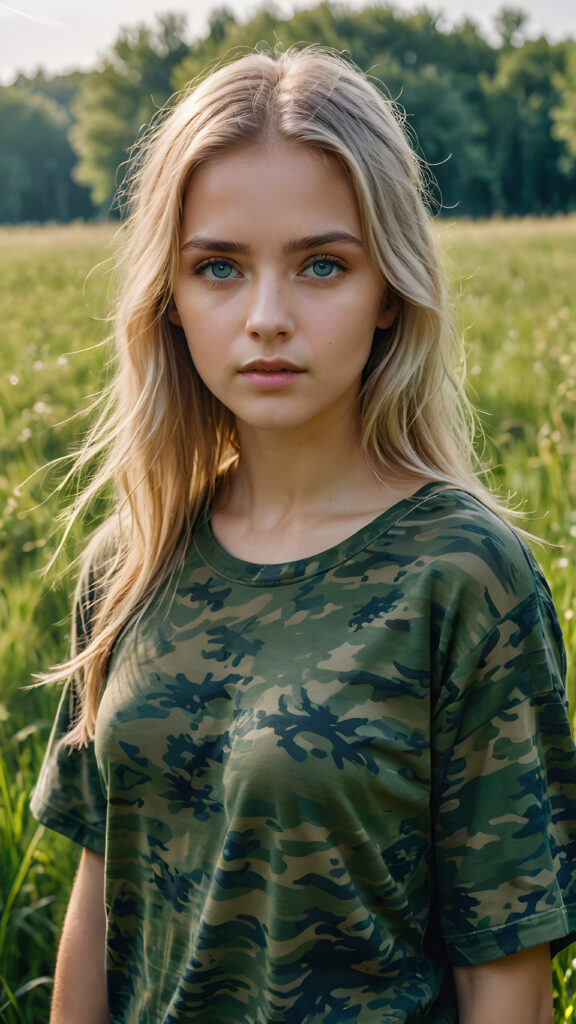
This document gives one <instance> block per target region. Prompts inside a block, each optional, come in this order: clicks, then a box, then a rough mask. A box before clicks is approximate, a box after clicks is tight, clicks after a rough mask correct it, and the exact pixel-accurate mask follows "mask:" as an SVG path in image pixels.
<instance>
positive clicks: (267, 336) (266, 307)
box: [246, 274, 294, 341]
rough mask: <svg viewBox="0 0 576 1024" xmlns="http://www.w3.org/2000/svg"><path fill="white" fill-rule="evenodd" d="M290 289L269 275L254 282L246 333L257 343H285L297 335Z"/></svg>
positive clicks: (250, 296) (250, 295)
mask: <svg viewBox="0 0 576 1024" xmlns="http://www.w3.org/2000/svg"><path fill="white" fill-rule="evenodd" d="M288 292H289V287H288V285H287V284H284V283H283V282H281V281H279V280H278V279H277V278H276V276H275V275H272V274H267V275H264V276H262V277H260V278H259V279H257V280H254V281H252V282H251V287H250V292H249V307H248V311H247V315H246V333H247V334H248V335H249V336H250V337H251V338H253V339H254V340H255V341H273V340H274V339H276V338H280V339H282V340H286V339H288V338H290V337H291V336H292V334H293V333H294V318H293V314H292V312H291V308H290V300H289V295H288Z"/></svg>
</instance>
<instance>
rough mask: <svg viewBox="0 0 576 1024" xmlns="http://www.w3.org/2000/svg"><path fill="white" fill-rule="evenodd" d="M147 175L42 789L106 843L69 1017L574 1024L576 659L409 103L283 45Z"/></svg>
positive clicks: (80, 898)
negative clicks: (470, 353) (467, 337)
mask: <svg viewBox="0 0 576 1024" xmlns="http://www.w3.org/2000/svg"><path fill="white" fill-rule="evenodd" d="M145 149H146V152H145V156H144V158H143V159H142V161H141V165H140V168H139V170H138V173H137V175H136V177H135V181H134V192H133V199H132V209H131V217H130V220H129V223H128V227H127V237H128V240H127V242H126V246H125V249H124V253H123V267H124V285H123V290H122V294H121V298H120V302H119V312H118V318H117V325H116V335H117V343H118V350H119V357H118V360H119V361H118V377H117V381H116V385H115V391H114V405H113V408H112V411H110V412H108V413H107V414H106V415H105V416H104V417H103V418H102V420H101V422H100V424H99V426H98V427H97V428H96V431H95V433H94V435H93V436H92V437H91V438H90V440H89V442H88V444H87V448H86V458H90V457H91V456H92V455H93V454H94V453H99V452H101V451H102V449H103V448H104V449H105V450H106V452H107V455H106V460H105V462H104V464H103V465H102V466H101V468H100V470H99V472H98V473H97V475H96V477H95V479H94V481H93V483H92V484H91V486H90V488H89V490H88V492H87V494H86V495H85V497H84V501H88V500H90V498H91V496H92V495H93V494H94V493H96V492H97V491H98V490H99V489H100V488H101V487H103V486H106V485H109V484H110V481H114V483H115V486H116V493H117V501H116V505H115V508H114V510H113V512H112V514H111V515H110V518H109V519H108V520H107V521H106V522H105V523H104V525H103V526H102V527H101V528H100V529H99V530H98V532H97V533H96V535H95V537H94V539H93V541H92V543H91V545H90V546H89V548H88V550H87V551H86V553H85V557H84V571H83V573H82V575H81V580H80V585H79V591H78V600H77V613H76V639H75V644H74V650H73V652H72V654H73V656H72V658H71V660H70V662H69V663H68V664H67V665H66V666H64V668H63V670H62V674H64V675H67V676H68V678H69V680H70V681H69V683H68V686H67V689H66V691H65V693H64V696H63V699H62V703H61V707H60V711H59V713H58V717H57V721H56V725H55V730H54V734H53V736H52V739H51V743H50V747H49V750H48V753H47V757H46V761H45V765H44V768H43V771H42V775H41V778H40V780H39V783H38V786H37V788H36V791H35V794H34V798H33V810H34V813H35V814H36V815H37V816H38V817H39V818H40V820H42V821H44V822H45V823H46V824H47V825H48V826H50V827H52V828H54V829H57V830H59V831H62V832H64V833H65V834H67V835H69V836H70V837H71V838H72V839H74V840H75V841H76V842H78V843H80V844H81V845H82V846H83V847H84V848H85V849H84V853H83V856H82V860H81V864H80V869H79V873H78V876H77V879H76V882H75V884H74V889H73V893H72V897H71V902H70V908H69V912H68V916H67V919H66V923H65V927H64V933H63V937H62V942H61V947H60V953H59V959H58V965H57V972H56V983H55V995H54V1004H53V1012H52V1021H53V1024H64V1022H72V1021H74V1022H80V1021H82V1024H92V1022H94V1024H101V1022H103V1021H107V1020H111V1021H113V1022H114V1024H136V1022H138V1024H158V1022H160V1021H161V1022H163V1024H176V1022H184V1021H195V1022H198V1024H200V1022H210V1024H224V1022H233V1024H272V1022H282V1024H304V1022H306V1024H340V1022H344V1021H354V1022H358V1024H375V1022H377V1021H378V1022H401V1021H411V1022H415V1021H420V1020H427V1021H431V1022H435V1024H440V1022H453V1021H456V1020H459V1021H461V1022H463V1024H487V1022H489V1024H545V1022H546V1024H549V1022H551V1020H552V995H551V980H550V977H551V973H550V944H551V943H553V944H556V946H558V945H562V944H565V943H566V942H567V941H569V936H570V934H571V932H572V931H573V930H574V924H575V920H576V917H575V913H576V912H575V879H574V874H575V870H574V852H575V848H576V830H575V826H574V820H573V819H574V806H575V805H574V803H573V802H570V799H569V798H570V796H571V794H573V793H574V792H576V789H575V788H574V787H575V786H576V759H575V752H574V744H573V742H572V738H571V735H570V729H569V726H568V721H567V716H566V706H565V696H564V688H563V681H562V677H563V670H564V656H563V651H562V641H561V637H560V631H559V627H558V623H557V619H556V615H555V612H554V608H553V605H552V602H551V598H550V593H549V591H548V588H547V586H546V583H545V582H544V580H543V578H542V576H541V574H540V572H539V570H538V567H537V566H536V564H535V562H534V561H533V559H532V557H531V555H530V554H529V553H528V551H527V550H526V548H525V547H524V545H523V543H522V542H521V540H520V539H519V538H518V536H517V534H516V532H515V531H514V530H513V529H512V528H511V527H510V526H508V525H506V523H505V521H504V519H503V518H502V516H501V515H500V514H499V512H498V507H497V505H496V502H495V500H494V499H493V498H492V497H491V496H490V495H489V494H488V492H487V491H486V490H485V489H484V487H483V485H482V483H481V482H480V481H479V479H478V478H477V476H476V475H475V473H474V471H473V469H472V462H471V454H470V453H471V443H470V417H469V414H468V409H467V406H466V402H465V399H464V397H463V393H462V389H461V384H460V382H459V368H458V365H457V357H458V351H457V347H456V345H455V342H454V335H453V332H452V331H451V327H450V320H449V316H448V314H447V310H446V304H445V298H444V291H443V283H442V277H441V273H440V269H439V264H438V258H437V255H436V252H435V249H434V244H433V240H432V236H431V231H430V225H429V219H428V216H427V213H426V209H425V206H424V204H423V200H422V185H421V179H420V175H419V169H418V165H417V161H416V159H415V157H414V155H413V153H412V152H411V150H410V147H409V146H408V144H407V142H406V139H405V137H404V134H403V132H402V129H401V126H400V124H399V122H398V119H397V117H396V116H395V112H394V109H393V106H392V105H391V104H390V103H389V102H388V101H387V100H386V99H385V98H383V96H382V95H381V93H380V92H379V91H378V90H377V89H375V88H374V87H373V86H372V85H371V84H370V83H369V82H368V81H367V80H366V79H365V78H364V77H363V76H362V75H361V74H359V73H358V72H357V71H355V70H354V69H353V68H352V67H351V66H350V65H349V64H348V63H347V62H346V61H344V60H342V59H340V58H338V57H336V56H334V55H331V54H329V53H326V52H323V51H320V50H318V49H316V48H308V49H304V50H302V51H300V52H294V51H290V52H288V53H285V54H282V55H280V56H278V57H270V56H267V55H264V54H254V55H251V56H246V57H243V58H241V59H240V60H238V61H236V62H235V63H232V64H230V65H229V66H227V67H223V68H221V69H220V70H218V71H217V72H215V73H214V74H212V75H211V76H209V77H208V78H207V79H206V80H205V81H204V82H203V83H202V84H200V85H199V86H198V87H197V88H196V89H194V90H193V91H192V92H191V93H190V94H189V95H187V96H186V97H185V98H184V99H183V100H182V102H181V103H180V104H179V105H178V106H177V107H176V108H175V109H174V110H173V112H172V113H170V115H169V116H168V117H167V118H166V119H165V120H164V121H163V122H162V124H161V125H160V126H159V127H157V128H156V130H155V131H154V132H153V133H152V134H151V136H150V138H149V140H148V143H147V145H146V147H145Z"/></svg>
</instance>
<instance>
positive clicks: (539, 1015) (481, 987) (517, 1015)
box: [454, 942, 554, 1024]
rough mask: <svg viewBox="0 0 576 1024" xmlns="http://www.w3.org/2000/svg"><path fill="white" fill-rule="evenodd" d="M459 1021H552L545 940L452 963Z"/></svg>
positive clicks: (548, 1023)
mask: <svg viewBox="0 0 576 1024" xmlns="http://www.w3.org/2000/svg"><path fill="white" fill-rule="evenodd" d="M454 980H455V983H456V993H457V996H458V1019H459V1021H460V1024H553V1021H554V1014H553V1000H552V970H551V965H550V947H549V945H548V943H547V942H546V943H544V944H543V945H541V946H534V947H533V948H532V949H525V950H523V951H522V952H521V953H513V954H512V955H511V956H505V957H502V958H501V959H499V960H491V961H490V962H489V963H485V964H478V965H477V966H475V967H454Z"/></svg>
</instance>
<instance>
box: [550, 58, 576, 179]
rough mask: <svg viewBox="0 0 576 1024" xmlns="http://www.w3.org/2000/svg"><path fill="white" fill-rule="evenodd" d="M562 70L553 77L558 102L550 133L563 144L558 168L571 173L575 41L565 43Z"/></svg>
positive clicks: (575, 151)
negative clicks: (564, 57)
mask: <svg viewBox="0 0 576 1024" xmlns="http://www.w3.org/2000/svg"><path fill="white" fill-rule="evenodd" d="M565 45H566V63H565V66H564V70H563V71H562V72H560V73H558V74H557V75H556V76H555V77H554V81H553V84H554V87H555V89H556V91H557V94H558V100H559V102H558V104H557V105H556V106H554V107H552V109H551V111H550V113H551V117H552V122H553V123H552V135H553V137H554V138H555V139H557V140H558V141H559V142H560V143H564V144H565V151H564V152H563V153H562V154H561V156H560V159H559V164H560V169H561V171H563V172H564V173H565V174H567V175H571V174H572V172H573V171H574V167H575V166H576V43H573V42H569V43H566V44H565Z"/></svg>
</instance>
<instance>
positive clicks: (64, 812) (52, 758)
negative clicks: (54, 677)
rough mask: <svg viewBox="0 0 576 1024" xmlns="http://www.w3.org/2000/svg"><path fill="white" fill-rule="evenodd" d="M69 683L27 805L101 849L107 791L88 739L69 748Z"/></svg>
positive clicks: (46, 820) (48, 821)
mask: <svg viewBox="0 0 576 1024" xmlns="http://www.w3.org/2000/svg"><path fill="white" fill-rule="evenodd" d="M73 710H74V709H73V693H72V685H71V684H68V685H67V686H66V687H65V689H64V692H63V694H62V697H61V700H60V706H59V708H58V712H57V714H56V719H55V722H54V726H53V729H52V735H51V736H50V740H49V742H48V748H47V750H46V754H45V757H44V762H43V764H42V768H41V770H40V775H39V777H38V781H37V783H36V786H35V788H34V790H33V793H32V798H31V801H30V809H31V811H32V814H33V815H34V817H35V818H37V819H38V821H40V822H41V823H42V824H43V825H46V826H47V827H48V828H51V829H54V831H56V832H62V833H63V834H64V835H65V836H68V838H69V839H72V840H73V841H74V842H75V843H79V844H80V845H81V846H87V847H88V848H89V849H91V850H95V851H96V852H97V853H104V849H105V845H106V795H105V792H104V789H103V786H102V781H101V777H100V773H99V771H98V766H97V763H96V757H95V754H94V746H93V744H92V743H91V744H90V745H89V746H87V747H82V748H80V749H76V748H74V749H72V748H71V747H70V745H69V744H68V742H67V741H66V739H65V736H66V733H67V732H68V730H69V728H70V722H71V720H72V717H73Z"/></svg>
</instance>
